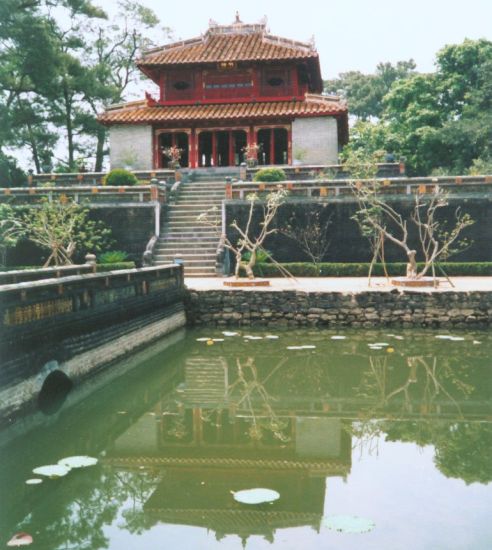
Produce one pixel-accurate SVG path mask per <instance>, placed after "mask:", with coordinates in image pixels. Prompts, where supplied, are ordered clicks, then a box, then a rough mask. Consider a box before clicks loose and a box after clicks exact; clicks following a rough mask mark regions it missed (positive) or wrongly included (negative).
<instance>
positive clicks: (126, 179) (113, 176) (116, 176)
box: [102, 168, 138, 185]
mask: <svg viewBox="0 0 492 550" xmlns="http://www.w3.org/2000/svg"><path fill="white" fill-rule="evenodd" d="M102 184H103V185H137V184H138V179H137V177H136V176H135V174H132V173H131V172H129V171H128V170H124V169H123V168H115V169H114V170H111V172H109V173H108V174H106V175H105V176H104V178H103V179H102Z"/></svg>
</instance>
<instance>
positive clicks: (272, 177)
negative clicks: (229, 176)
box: [253, 168, 287, 182]
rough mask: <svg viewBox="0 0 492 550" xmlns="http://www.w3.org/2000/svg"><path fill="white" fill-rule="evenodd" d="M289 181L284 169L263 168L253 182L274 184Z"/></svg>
mask: <svg viewBox="0 0 492 550" xmlns="http://www.w3.org/2000/svg"><path fill="white" fill-rule="evenodd" d="M286 179H287V177H286V175H285V172H284V171H283V170H282V168H262V169H261V170H258V172H256V174H255V175H254V177H253V181H262V182H272V181H285V180H286Z"/></svg>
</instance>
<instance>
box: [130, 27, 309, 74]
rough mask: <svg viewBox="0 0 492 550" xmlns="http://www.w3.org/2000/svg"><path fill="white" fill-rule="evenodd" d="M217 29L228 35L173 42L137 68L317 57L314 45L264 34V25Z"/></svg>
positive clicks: (149, 55)
mask: <svg viewBox="0 0 492 550" xmlns="http://www.w3.org/2000/svg"><path fill="white" fill-rule="evenodd" d="M216 29H226V30H227V32H223V33H222V32H220V31H217V30H214V27H211V28H210V29H209V31H208V32H207V33H206V34H205V35H204V36H203V37H199V38H193V39H190V40H185V41H182V42H176V43H174V44H169V45H167V46H163V47H161V48H157V49H155V50H152V51H149V52H147V53H146V54H144V56H143V57H142V58H141V59H140V60H139V62H138V65H139V66H140V67H152V66H157V65H177V64H185V63H219V62H222V61H267V60H292V59H309V58H315V59H317V58H318V52H317V51H316V50H315V48H314V45H312V44H306V43H303V42H296V41H293V40H287V39H285V38H280V37H278V36H273V35H270V34H267V32H266V29H265V26H263V25H253V26H249V25H239V26H238V27H217V28H216ZM228 29H230V30H228ZM249 29H252V30H249Z"/></svg>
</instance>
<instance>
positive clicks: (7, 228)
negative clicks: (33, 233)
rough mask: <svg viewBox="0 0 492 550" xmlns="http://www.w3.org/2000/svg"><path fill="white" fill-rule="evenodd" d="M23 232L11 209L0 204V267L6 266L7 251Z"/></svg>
mask: <svg viewBox="0 0 492 550" xmlns="http://www.w3.org/2000/svg"><path fill="white" fill-rule="evenodd" d="M23 234H24V230H23V227H22V224H21V222H20V221H19V220H18V219H17V217H16V215H15V212H14V210H13V208H12V207H11V206H10V205H8V204H0V266H2V267H3V266H5V265H6V263H7V262H6V260H7V249H8V248H11V247H13V246H15V245H16V244H17V241H18V240H19V239H20V238H21V237H22V236H23Z"/></svg>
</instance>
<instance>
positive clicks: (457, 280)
mask: <svg viewBox="0 0 492 550" xmlns="http://www.w3.org/2000/svg"><path fill="white" fill-rule="evenodd" d="M228 280H234V278H231V277H228V278H220V277H208V278H205V277H203V278H201V277H185V285H186V286H187V287H188V288H189V289H190V290H199V291H200V290H201V291H203V290H224V291H229V292H231V291H234V290H241V291H251V292H268V291H272V290H273V291H279V292H280V291H282V290H299V291H303V292H349V293H350V292H354V293H362V292H374V291H377V292H381V291H388V292H390V291H391V290H394V289H395V288H397V287H395V286H392V285H390V284H388V283H387V281H386V279H385V278H384V277H374V278H373V279H371V286H370V287H369V286H368V285H367V277H340V278H339V277H297V278H296V279H287V278H284V277H279V278H270V279H268V280H269V281H270V286H267V287H261V286H260V287H246V286H243V287H236V288H231V287H226V286H224V281H228ZM440 281H442V282H441V284H440V285H439V287H438V288H437V289H434V288H405V289H404V290H405V291H410V292H439V293H441V292H446V291H450V290H452V291H455V292H456V291H458V292H476V291H478V292H492V277H452V278H451V281H452V283H453V284H454V288H453V287H452V286H451V285H450V284H449V283H448V282H447V281H446V279H442V278H440ZM399 288H400V289H401V287H399ZM402 290H403V289H402Z"/></svg>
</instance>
